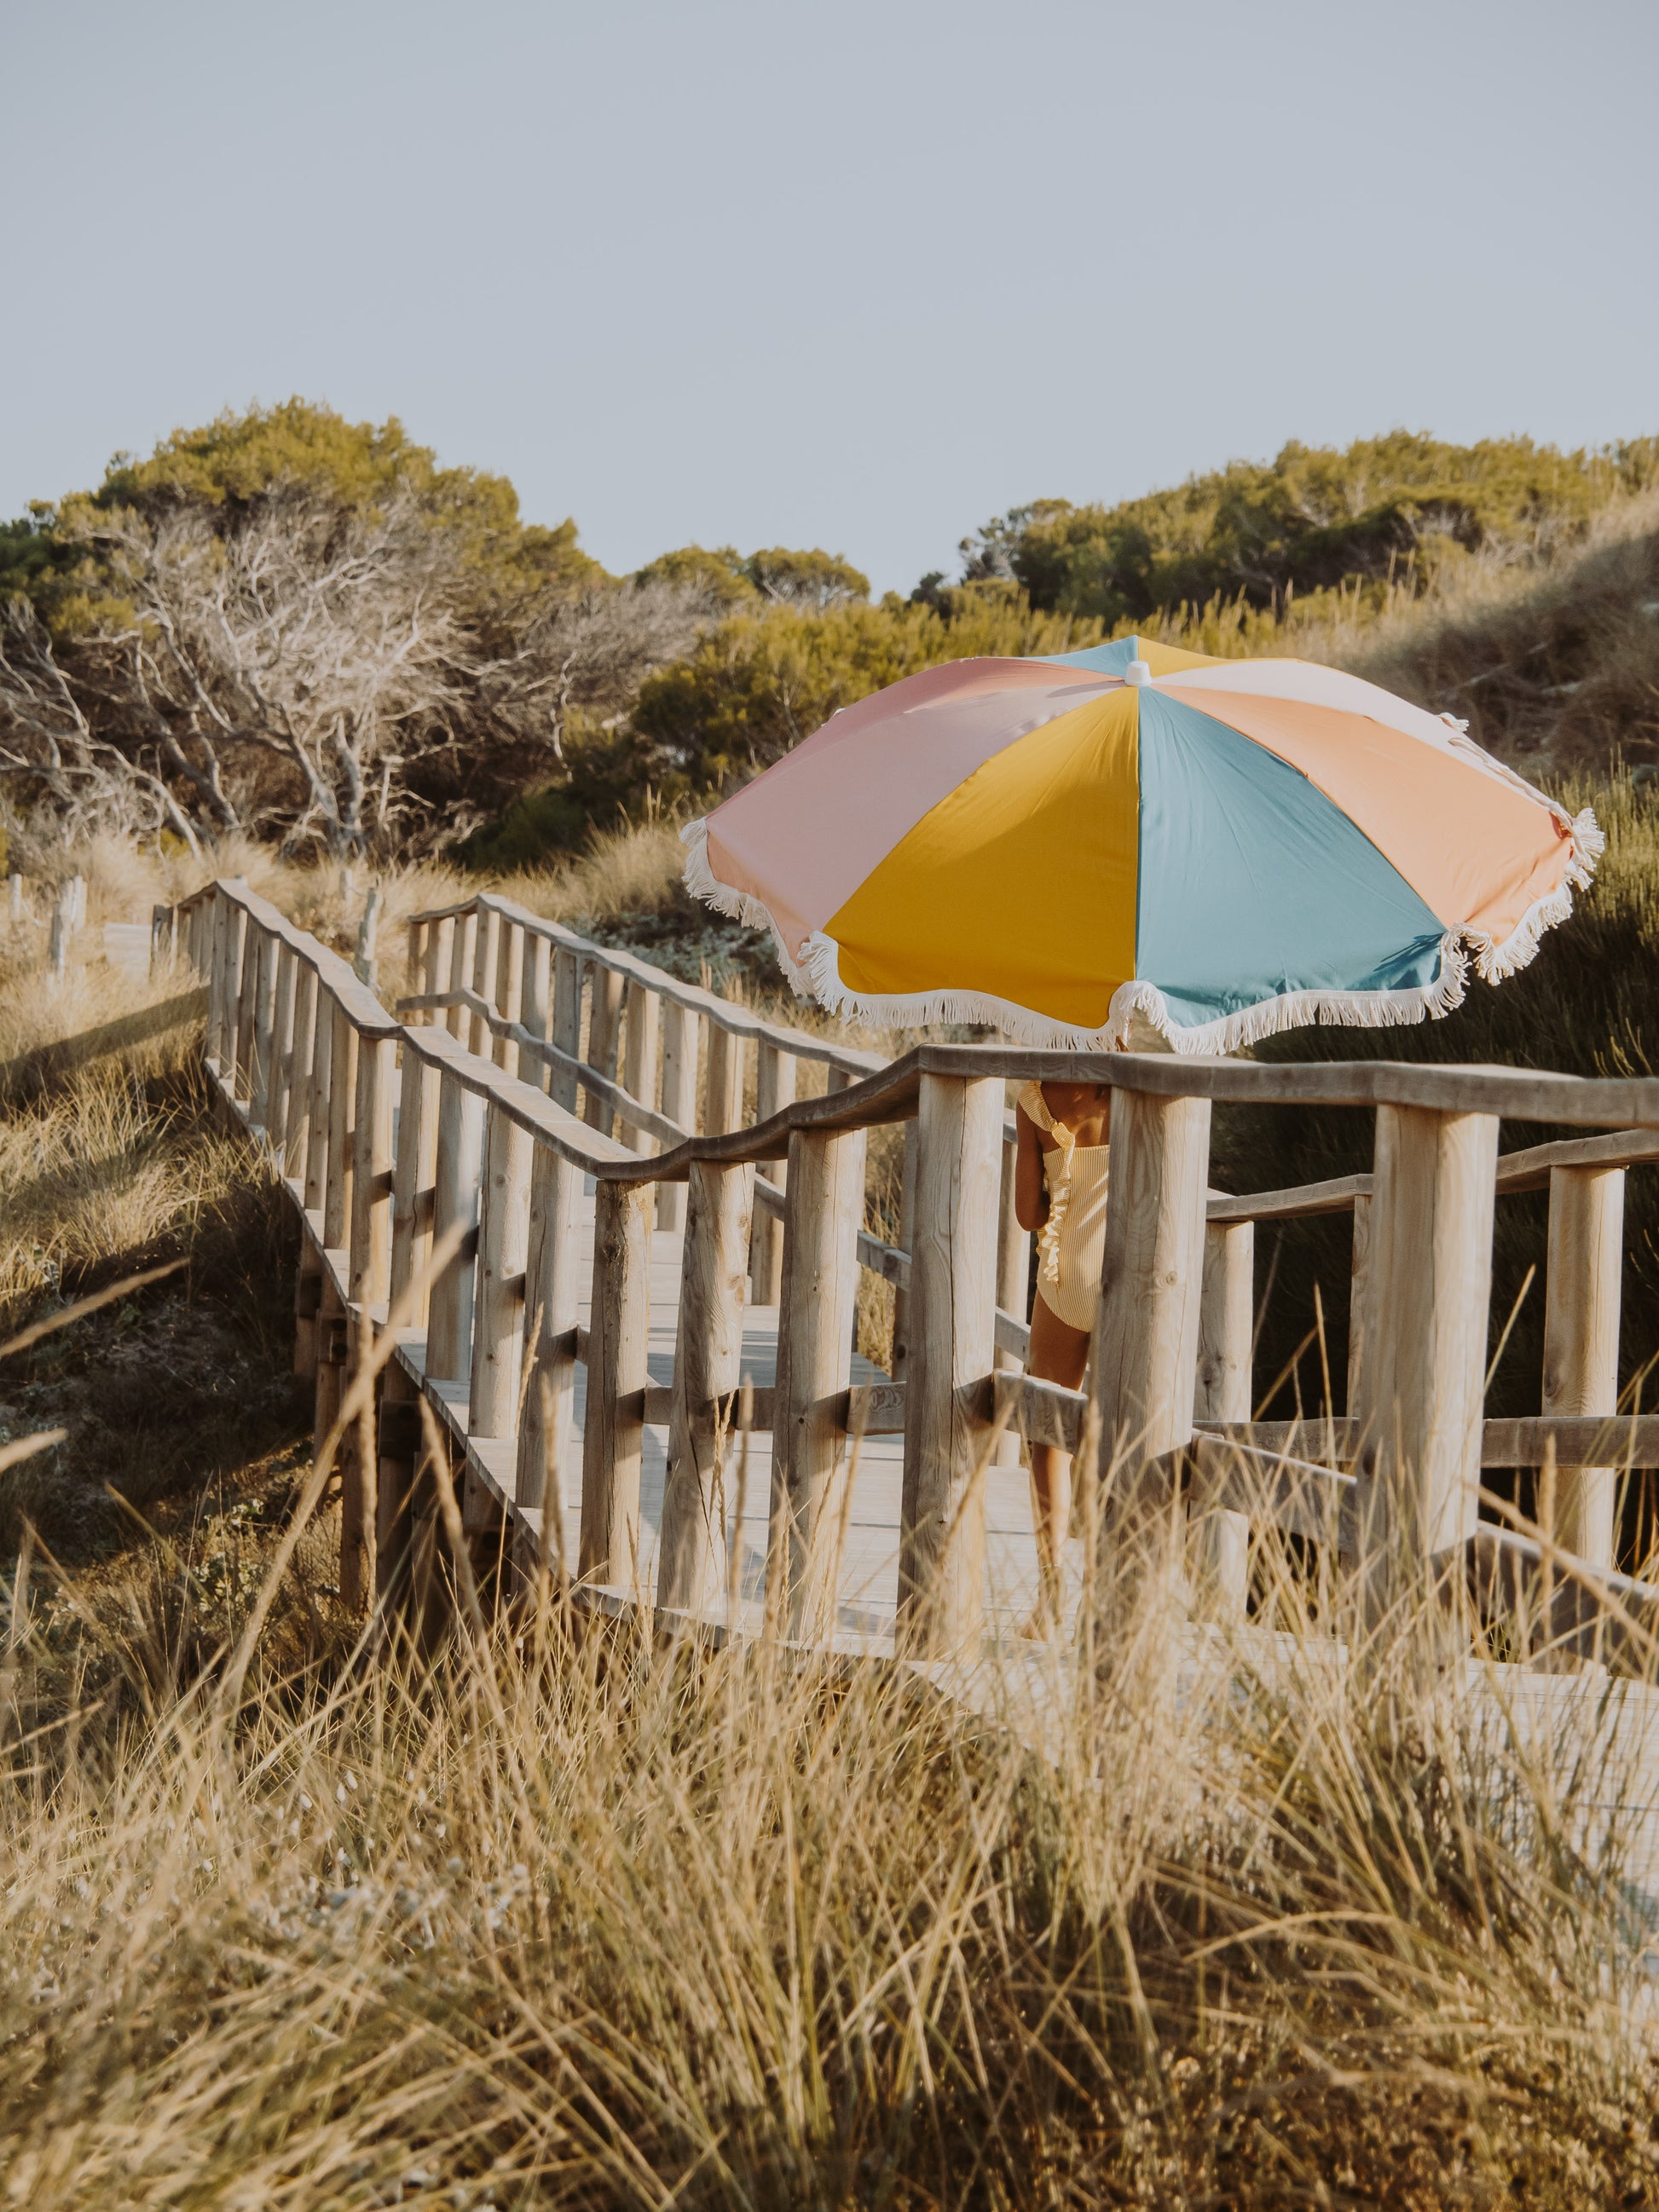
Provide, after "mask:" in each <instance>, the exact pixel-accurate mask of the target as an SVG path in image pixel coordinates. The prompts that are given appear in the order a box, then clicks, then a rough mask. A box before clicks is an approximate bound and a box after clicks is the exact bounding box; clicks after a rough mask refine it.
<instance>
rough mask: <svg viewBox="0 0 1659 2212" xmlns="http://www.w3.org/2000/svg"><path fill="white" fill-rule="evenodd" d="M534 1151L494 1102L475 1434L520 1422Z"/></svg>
mask: <svg viewBox="0 0 1659 2212" xmlns="http://www.w3.org/2000/svg"><path fill="white" fill-rule="evenodd" d="M530 1155H531V1138H530V1135H529V1133H528V1132H527V1131H526V1130H524V1129H521V1128H520V1127H519V1125H518V1123H517V1122H516V1121H513V1120H512V1119H511V1118H510V1117H509V1116H508V1115H506V1114H505V1113H503V1112H502V1110H501V1108H500V1107H499V1106H498V1105H496V1104H495V1103H494V1102H493V1101H492V1103H491V1104H490V1106H489V1112H488V1114H487V1115H486V1116H485V1120H484V1164H483V1189H482V1194H481V1200H480V1204H481V1213H480V1219H479V1225H478V1304H477V1316H476V1318H475V1320H474V1322H473V1327H472V1394H471V1402H470V1408H469V1412H468V1416H467V1425H468V1429H469V1431H470V1432H471V1434H472V1435H474V1436H477V1437H510V1436H511V1435H512V1434H513V1431H514V1430H515V1429H516V1428H517V1426H518V1421H519V1377H520V1372H521V1370H522V1367H523V1362H524V1296H525V1270H526V1266H527V1264H528V1260H529V1242H530Z"/></svg>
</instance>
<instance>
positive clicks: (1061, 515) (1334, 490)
mask: <svg viewBox="0 0 1659 2212" xmlns="http://www.w3.org/2000/svg"><path fill="white" fill-rule="evenodd" d="M1656 478H1659V441H1656V440H1655V439H1652V438H1643V439H1635V440H1632V441H1627V442H1626V443H1623V444H1620V445H1617V446H1613V447H1608V448H1607V449H1606V450H1604V451H1600V452H1590V451H1586V450H1579V451H1577V452H1573V453H1561V452H1559V451H1558V450H1557V449H1556V448H1555V447H1553V446H1539V445H1535V444H1534V442H1533V441H1532V440H1531V439H1529V438H1505V439H1490V440H1486V441H1483V442H1481V443H1480V444H1478V445H1474V446H1454V445H1448V444H1446V443H1443V441H1439V440H1437V439H1434V438H1430V437H1428V436H1426V435H1419V434H1415V433H1413V432H1409V431H1404V430H1396V431H1392V432H1390V433H1389V435H1387V436H1386V437H1382V438H1364V439H1359V440H1358V441H1356V442H1355V443H1354V444H1353V445H1352V446H1350V447H1347V448H1346V450H1344V451H1342V452H1338V451H1336V450H1335V449H1334V448H1332V447H1307V446H1302V445H1298V444H1291V445H1287V446H1286V447H1285V448H1284V449H1283V451H1282V452H1281V453H1279V455H1278V456H1277V458H1276V459H1274V460H1273V461H1271V462H1267V463H1255V462H1247V461H1234V462H1230V463H1229V464H1228V465H1227V466H1226V467H1225V468H1224V469H1218V470H1213V471H1210V472H1209V473H1208V474H1206V475H1203V476H1195V477H1189V478H1188V481H1187V482H1186V483H1184V484H1181V485H1178V486H1176V487H1174V488H1173V489H1168V490H1164V491H1158V492H1152V493H1149V494H1148V495H1146V497H1145V498H1142V499H1134V500H1127V501H1122V502H1121V504H1120V505H1118V506H1116V507H1103V506H1098V505H1095V506H1088V505H1085V506H1074V505H1073V503H1072V502H1071V501H1069V500H1063V499H1048V500H1037V501H1033V502H1032V503H1031V504H1030V506H1027V507H1017V508H1014V509H1012V510H1011V512H1010V513H1007V514H1005V515H999V516H996V517H994V519H993V520H991V521H990V522H988V523H987V524H986V526H984V528H983V529H982V530H981V531H979V532H976V533H975V535H974V536H973V537H972V538H965V539H964V540H963V547H962V551H963V574H964V576H965V577H967V578H969V579H970V580H971V579H975V578H986V577H997V576H1001V577H1007V578H1011V579H1012V580H1015V581H1017V582H1018V583H1019V584H1021V585H1022V586H1024V588H1025V590H1026V591H1027V592H1028V593H1029V594H1030V600H1031V604H1032V605H1033V606H1035V607H1037V608H1040V609H1045V610H1051V611H1056V612H1066V613H1072V614H1079V615H1083V614H1086V615H1093V616H1096V617H1098V618H1099V619H1101V620H1102V621H1103V622H1105V623H1107V624H1108V625H1109V626H1112V625H1119V624H1121V623H1129V622H1135V621H1146V620H1148V619H1150V618H1151V617H1152V616H1153V615H1154V614H1155V613H1157V612H1158V611H1159V610H1160V609H1165V608H1175V607H1176V606H1179V605H1182V604H1186V605H1201V604H1203V603H1204V602H1205V601H1206V600H1210V599H1215V598H1216V597H1217V596H1218V595H1219V596H1220V597H1222V598H1224V599H1230V598H1233V597H1236V596H1237V595H1238V594H1240V593H1242V594H1243V596H1244V598H1245V599H1247V600H1248V601H1249V603H1250V604H1251V605H1256V606H1272V605H1282V604H1283V602H1284V600H1285V599H1286V598H1287V597H1288V596H1289V595H1290V594H1291V593H1293V592H1308V591H1318V590H1323V589H1329V588H1332V587H1334V586H1339V585H1341V584H1343V583H1346V582H1348V581H1350V580H1352V579H1354V578H1356V577H1358V578H1361V579H1373V578H1378V577H1383V576H1387V575H1389V574H1396V575H1397V574H1400V573H1401V569H1402V568H1406V567H1407V566H1410V567H1413V568H1414V569H1415V572H1416V573H1417V574H1419V576H1420V577H1421V578H1422V579H1423V580H1425V581H1426V580H1428V578H1429V577H1430V576H1431V574H1434V573H1435V571H1436V570H1437V568H1440V567H1441V566H1443V564H1444V563H1445V562H1448V561H1451V560H1455V559H1457V558H1458V557H1459V556H1461V555H1462V554H1463V553H1466V552H1470V551H1474V550H1476V549H1478V548H1482V547H1489V546H1492V545H1494V544H1502V545H1510V546H1514V547H1516V549H1517V550H1528V551H1541V550H1549V549H1550V548H1551V547H1552V546H1553V545H1554V544H1559V543H1560V542H1562V541H1563V540H1564V539H1565V538H1569V537H1571V536H1573V535H1575V534H1577V533H1579V532H1582V531H1583V528H1584V527H1585V526H1586V524H1587V523H1588V522H1589V520H1590V518H1591V516H1592V515H1593V514H1594V513H1595V512H1596V511H1597V509H1598V508H1600V507H1603V506H1605V505H1606V504H1607V501H1609V500H1610V499H1613V498H1615V497H1617V496H1619V495H1620V494H1621V493H1626V492H1632V491H1638V490H1641V489H1645V488H1646V486H1648V485H1649V484H1650V483H1653V482H1654V481H1655V480H1656ZM922 588H923V589H924V591H925V590H926V588H927V586H925V585H924V586H923V587H922Z"/></svg>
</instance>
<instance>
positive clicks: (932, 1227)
mask: <svg viewBox="0 0 1659 2212" xmlns="http://www.w3.org/2000/svg"><path fill="white" fill-rule="evenodd" d="M1004 1089H1005V1086H1004V1085H1003V1083H1002V1082H1001V1080H1000V1079H996V1078H990V1077H985V1076H975V1077H972V1078H963V1077H961V1076H944V1075H924V1076H923V1077H922V1079H921V1097H920V1098H919V1100H918V1102H917V1114H916V1210H915V1230H914V1232H913V1236H912V1240H911V1248H910V1315H911V1328H912V1334H911V1344H910V1358H909V1368H908V1374H907V1375H906V1377H905V1384H904V1492H903V1499H902V1506H901V1510H900V1515H899V1587H898V1602H899V1618H898V1632H899V1636H900V1638H901V1640H902V1643H903V1644H905V1645H906V1646H907V1647H908V1649H909V1650H913V1651H915V1652H918V1653H927V1654H930V1655H940V1656H942V1655H944V1654H945V1653H947V1652H966V1651H971V1650H974V1649H975V1646H976V1645H977V1644H978V1640H979V1631H980V1622H981V1617H982V1615H983V1612H984V1606H985V1459H986V1438H985V1423H984V1418H983V1415H982V1414H981V1413H976V1412H975V1411H973V1410H971V1409H970V1408H969V1405H968V1403H967V1401H966V1395H965V1393H966V1388H967V1386H968V1385H969V1384H970V1383H982V1382H983V1381H984V1380H985V1378H986V1377H987V1376H988V1375H989V1374H990V1373H991V1371H992V1367H991V1362H992V1355H993V1353H994V1350H995V1333H994V1326H995V1306H996V1281H997V1198H998V1192H999V1189H1000V1182H1001V1165H1002V1122H1003V1115H1004V1113H1005V1111H1006V1109H1005V1106H1004V1103H1003V1093H1004Z"/></svg>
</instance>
